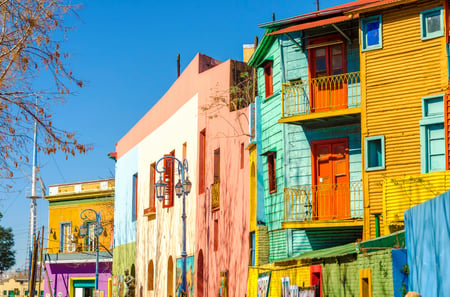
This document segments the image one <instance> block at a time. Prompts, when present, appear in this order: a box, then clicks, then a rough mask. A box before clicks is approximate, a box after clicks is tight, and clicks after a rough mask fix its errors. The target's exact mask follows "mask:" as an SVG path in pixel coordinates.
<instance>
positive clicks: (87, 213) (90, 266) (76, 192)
mask: <svg viewBox="0 0 450 297" xmlns="http://www.w3.org/2000/svg"><path fill="white" fill-rule="evenodd" d="M114 184H115V183H114V180H113V179H105V180H95V181H87V182H79V183H70V184H60V185H52V186H50V187H49V194H48V195H47V196H46V197H45V199H46V200H47V201H48V202H49V222H48V226H49V234H48V238H49V239H48V243H47V253H46V255H45V266H46V270H47V273H46V275H45V282H44V284H45V287H44V291H45V294H46V296H47V294H48V296H50V292H51V294H52V296H67V297H85V296H94V295H93V294H94V289H95V282H96V272H98V289H99V291H100V294H101V295H102V294H103V296H111V295H110V294H111V284H112V280H111V270H112V258H113V257H112V243H113V236H114ZM92 210H93V211H92ZM95 213H97V214H98V215H100V217H99V223H100V225H101V226H102V227H101V228H100V229H97V231H98V232H97V233H100V231H101V233H100V234H99V236H98V248H99V257H98V259H99V260H98V270H96V244H97V239H96V234H97V233H96V221H97V216H96V214H95Z"/></svg>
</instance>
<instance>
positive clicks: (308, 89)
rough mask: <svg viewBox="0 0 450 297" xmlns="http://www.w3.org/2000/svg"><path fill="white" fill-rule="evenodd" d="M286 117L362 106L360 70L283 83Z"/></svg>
mask: <svg viewBox="0 0 450 297" xmlns="http://www.w3.org/2000/svg"><path fill="white" fill-rule="evenodd" d="M281 94H282V109H283V110H282V116H283V117H290V116H295V115H303V114H310V113H314V112H323V111H329V110H337V109H347V108H354V107H359V106H361V87H360V72H350V73H344V74H337V75H331V76H324V77H318V78H312V79H310V80H299V81H293V82H288V83H283V84H282V87H281Z"/></svg>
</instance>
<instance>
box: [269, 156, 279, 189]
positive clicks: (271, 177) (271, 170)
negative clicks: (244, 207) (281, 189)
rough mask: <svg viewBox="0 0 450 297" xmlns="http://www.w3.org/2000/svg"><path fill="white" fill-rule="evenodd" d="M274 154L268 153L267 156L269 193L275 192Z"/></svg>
mask: <svg viewBox="0 0 450 297" xmlns="http://www.w3.org/2000/svg"><path fill="white" fill-rule="evenodd" d="M275 159H276V153H275V152H269V153H268V154H267V172H268V177H269V178H268V180H269V193H275V192H276V191H277V172H276V171H277V170H276V167H275V165H276V164H275Z"/></svg>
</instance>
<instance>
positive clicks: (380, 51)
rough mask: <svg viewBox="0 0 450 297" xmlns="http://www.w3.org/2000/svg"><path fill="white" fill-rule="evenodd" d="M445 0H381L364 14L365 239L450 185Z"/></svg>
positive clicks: (394, 226) (391, 227) (395, 225)
mask: <svg viewBox="0 0 450 297" xmlns="http://www.w3.org/2000/svg"><path fill="white" fill-rule="evenodd" d="M447 10H448V9H447V2H446V1H438V0H433V1H411V0H400V1H378V2H376V3H373V4H368V5H365V6H362V7H360V8H358V9H356V10H353V11H351V12H349V13H348V14H349V15H355V14H359V15H360V19H361V21H360V53H361V54H360V58H361V59H360V60H361V61H360V63H361V91H362V94H361V95H362V111H361V133H362V139H361V142H362V152H363V155H364V158H363V163H364V166H363V167H364V171H363V181H364V239H370V238H373V237H377V236H380V235H386V234H389V233H392V232H393V231H395V230H398V229H402V228H403V212H404V211H405V210H406V209H408V208H410V207H412V206H414V205H415V204H417V203H420V202H423V201H424V200H427V199H429V198H432V197H435V196H436V195H438V194H440V193H442V192H444V191H446V190H448V189H449V188H450V187H449V185H448V183H446V182H445V178H446V176H447V173H446V172H445V170H446V169H447V158H448V153H447V151H448V150H447V149H446V143H448V141H447V137H446V135H447V134H446V131H447V128H446V127H445V125H444V121H445V119H446V118H447V114H446V110H445V108H444V106H446V100H447V99H446V98H447V96H446V94H447V89H448V59H447V34H446V32H448V28H447V23H448V11H447Z"/></svg>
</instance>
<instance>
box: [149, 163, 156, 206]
mask: <svg viewBox="0 0 450 297" xmlns="http://www.w3.org/2000/svg"><path fill="white" fill-rule="evenodd" d="M155 167H156V164H155V163H152V164H151V165H150V189H149V204H148V207H149V208H150V210H153V211H155V181H156V171H155Z"/></svg>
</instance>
